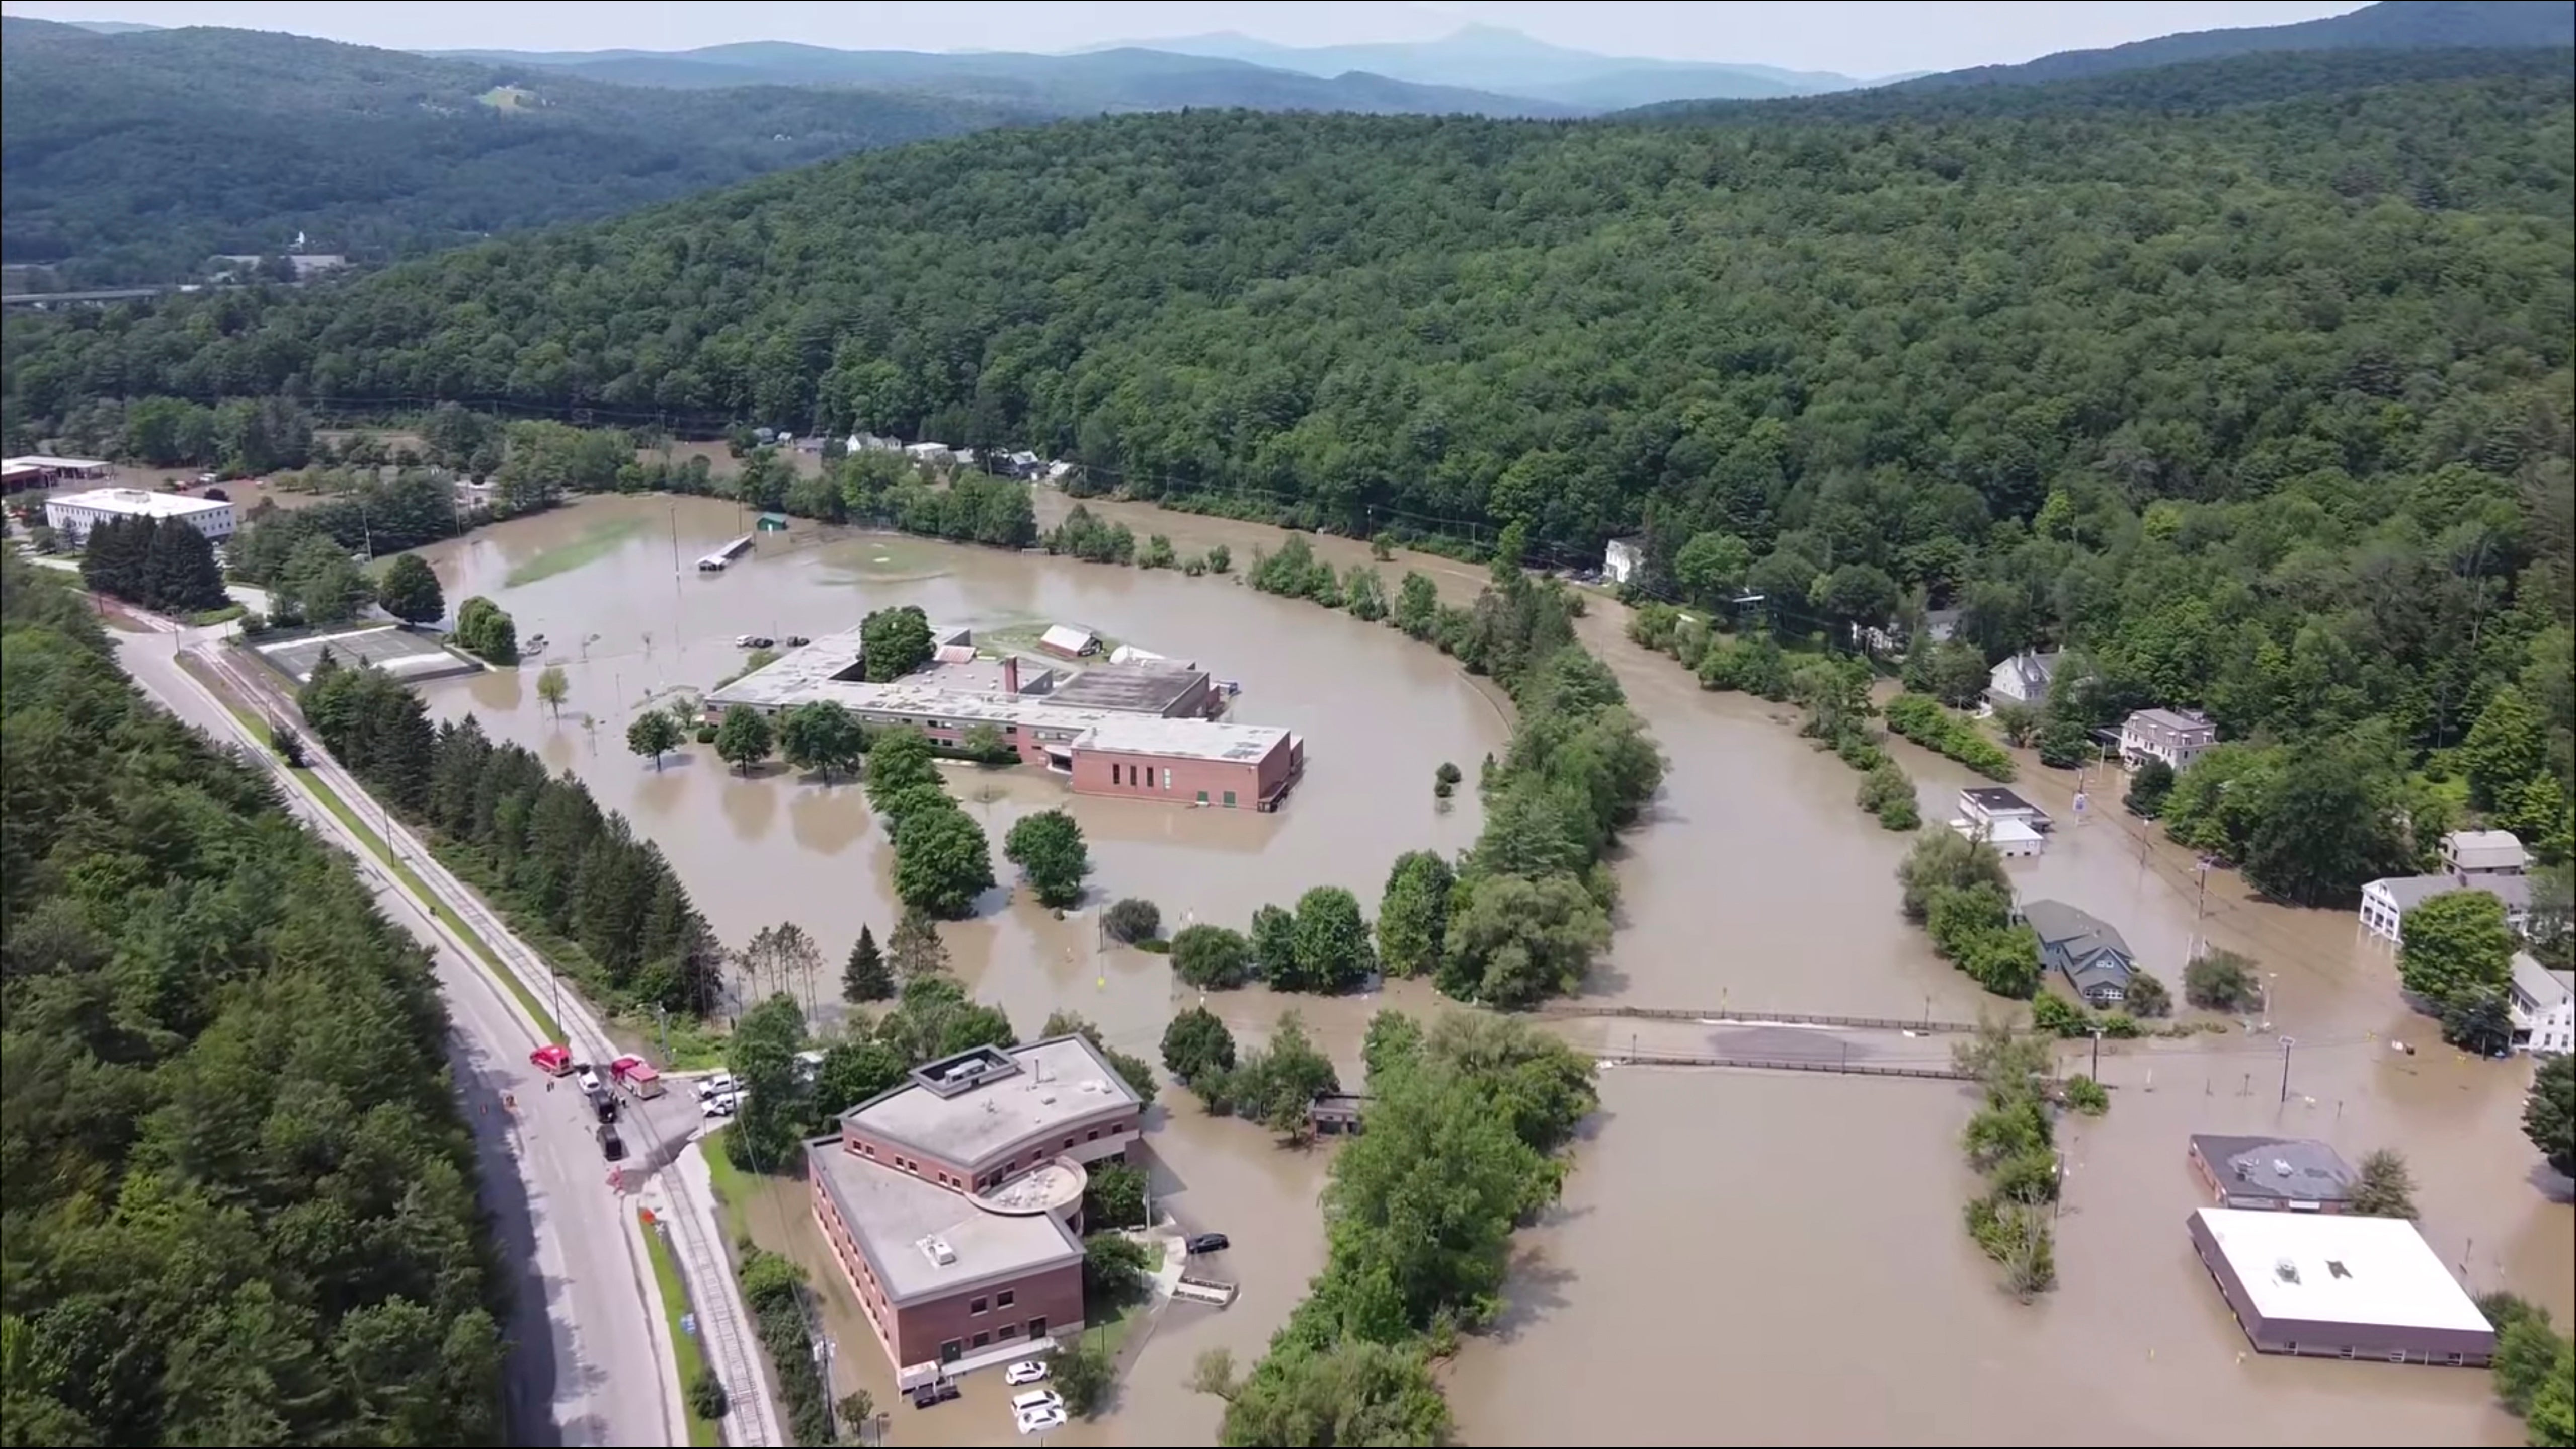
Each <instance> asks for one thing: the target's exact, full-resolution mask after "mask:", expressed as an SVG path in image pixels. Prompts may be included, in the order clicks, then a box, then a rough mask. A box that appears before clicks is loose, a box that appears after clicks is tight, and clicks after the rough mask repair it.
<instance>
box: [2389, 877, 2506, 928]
mask: <svg viewBox="0 0 2576 1449" xmlns="http://www.w3.org/2000/svg"><path fill="white" fill-rule="evenodd" d="M2451 891H2484V892H2486V893H2487V894H2488V895H2491V896H2493V897H2495V898H2496V899H2497V900H2500V901H2502V902H2504V923H2505V925H2506V926H2507V927H2508V928H2510V929H2511V930H2512V931H2513V932H2514V934H2516V935H2520V934H2522V933H2523V932H2525V931H2527V930H2529V929H2531V877H2529V876H2525V875H2495V874H2470V873H2462V874H2456V875H2393V876H2385V877H2382V878H2381V879H2379V880H2375V881H2372V882H2371V883H2370V884H2368V885H2366V886H2363V887H2362V888H2361V925H2362V929H2363V930H2366V931H2368V932H2370V934H2372V935H2374V936H2378V937H2380V938H2381V939H2383V940H2389V941H2394V940H2397V939H2399V938H2400V934H2401V933H2402V932H2403V931H2404V930H2405V926H2406V913H2407V912H2408V911H2411V910H2413V909H2415V908H2416V907H2417V906H2420V905H2422V904H2423V903H2424V902H2426V901H2428V900H2431V899H2432V898H2433V897H2435V896H2438V895H2444V894H2447V893H2449V892H2451Z"/></svg>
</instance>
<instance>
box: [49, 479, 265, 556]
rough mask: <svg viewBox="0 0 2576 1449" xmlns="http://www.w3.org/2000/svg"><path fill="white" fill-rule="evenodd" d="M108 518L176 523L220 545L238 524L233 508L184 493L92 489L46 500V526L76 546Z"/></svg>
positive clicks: (221, 501) (218, 500)
mask: <svg viewBox="0 0 2576 1449" xmlns="http://www.w3.org/2000/svg"><path fill="white" fill-rule="evenodd" d="M111 518H158V519H161V520H163V521H165V522H167V521H171V520H176V521H178V522H181V523H185V524H187V525H189V526H190V527H192V528H194V529H196V530H197V531H198V532H199V533H202V534H204V535H205V536H206V537H208V538H211V539H214V540H216V541H217V542H221V541H222V540H224V539H227V538H230V537H232V536H233V528H234V525H235V524H236V523H237V522H238V518H237V516H236V515H235V514H234V512H233V506H232V505H231V504H230V503H227V502H225V501H224V500H222V499H220V498H191V497H189V496H188V495H187V494H185V493H146V492H144V491H143V490H142V489H140V488H92V489H90V490H89V491H88V492H86V493H66V494H63V495H62V496H61V497H59V498H48V499H46V500H45V525H46V526H47V527H49V528H51V529H53V531H54V532H56V533H58V534H61V535H62V537H63V541H64V542H65V543H69V544H72V545H74V546H78V545H79V544H80V542H81V540H83V539H85V538H87V537H89V531H90V530H91V529H93V528H96V527H97V526H98V525H99V524H101V523H104V522H106V521H107V520H108V519H111Z"/></svg>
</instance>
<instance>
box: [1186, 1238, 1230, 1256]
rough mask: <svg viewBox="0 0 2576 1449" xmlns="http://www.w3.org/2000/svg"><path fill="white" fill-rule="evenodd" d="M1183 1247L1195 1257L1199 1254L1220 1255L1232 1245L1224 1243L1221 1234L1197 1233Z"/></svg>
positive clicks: (1224, 1240) (1224, 1239)
mask: <svg viewBox="0 0 2576 1449" xmlns="http://www.w3.org/2000/svg"><path fill="white" fill-rule="evenodd" d="M1183 1246H1185V1247H1187V1248H1188V1249H1189V1250H1190V1252H1191V1254H1192V1255H1194V1256H1195V1255H1196V1254H1199V1253H1222V1252H1224V1251H1225V1250H1226V1249H1228V1248H1230V1247H1233V1246H1234V1245H1233V1244H1232V1243H1230V1242H1227V1241H1226V1237H1225V1234H1223V1233H1199V1234H1197V1235H1195V1236H1193V1237H1192V1238H1191V1239H1190V1240H1189V1241H1188V1242H1187V1243H1186V1244H1184V1245H1183Z"/></svg>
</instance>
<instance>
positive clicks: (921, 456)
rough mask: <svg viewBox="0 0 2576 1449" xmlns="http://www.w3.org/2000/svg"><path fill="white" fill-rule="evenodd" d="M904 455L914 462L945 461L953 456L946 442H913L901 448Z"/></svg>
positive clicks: (936, 462)
mask: <svg viewBox="0 0 2576 1449" xmlns="http://www.w3.org/2000/svg"><path fill="white" fill-rule="evenodd" d="M903 452H904V456H905V457H907V458H910V459H912V461H914V462H916V463H931V464H938V463H945V462H947V461H948V460H949V459H950V458H952V457H955V456H956V455H955V454H954V453H951V452H950V451H949V450H948V445H947V444H946V443H914V444H913V445H912V446H910V447H908V448H905V449H904V450H903Z"/></svg>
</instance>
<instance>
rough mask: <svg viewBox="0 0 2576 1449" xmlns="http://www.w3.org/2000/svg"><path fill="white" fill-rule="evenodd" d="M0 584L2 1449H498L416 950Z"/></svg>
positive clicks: (348, 882)
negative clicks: (493, 1446)
mask: <svg viewBox="0 0 2576 1449" xmlns="http://www.w3.org/2000/svg"><path fill="white" fill-rule="evenodd" d="M35 574H36V571H35V570H32V569H29V568H28V567H27V566H26V565H25V564H23V563H21V562H19V561H18V559H17V558H16V557H15V555H14V554H11V555H10V556H8V557H6V558H0V742H4V743H5V748H0V812H5V817H6V821H7V829H6V831H5V833H0V930H4V931H5V942H6V944H5V945H0V965H5V972H6V974H5V986H0V1004H5V1013H6V1026H5V1030H0V1078H5V1081H0V1223H5V1230H0V1236H5V1240H6V1244H7V1247H6V1252H5V1254H4V1255H0V1354H5V1359H6V1367H7V1376H6V1382H5V1383H0V1442H5V1443H9V1444H473V1443H486V1444H488V1443H498V1442H501V1424H500V1386H499V1385H500V1362H501V1344H500V1340H499V1334H498V1331H497V1329H496V1327H495V1324H494V1319H493V1316H492V1313H491V1311H490V1310H491V1307H492V1304H491V1303H490V1301H489V1300H490V1297H491V1293H492V1289H493V1283H492V1281H491V1279H490V1277H489V1275H488V1262H487V1254H488V1245H487V1243H486V1242H485V1239H484V1230H483V1226H482V1222H481V1219H480V1215H479V1209H478V1207H477V1204H476V1202H475V1192H474V1177H473V1163H472V1158H471V1148H470V1146H469V1144H468V1142H467V1139H466V1135H465V1131H464V1127H463V1124H462V1123H461V1122H460V1121H459V1120H458V1118H457V1110H456V1105H455V1102H454V1100H453V1099H452V1098H451V1097H450V1096H449V1093H448V1085H447V1069H446V1058H445V1054H444V1051H443V1038H444V1036H445V1033H446V1016H445V1012H444V1010H443V1008H442V1007H441V1006H440V1004H439V1001H438V999H437V996H436V994H435V992H434V988H433V986H432V982H431V979H430V973H429V968H428V963H427V961H426V959H425V958H424V956H423V953H422V952H421V951H420V950H419V949H418V948H417V947H415V946H414V945H413V944H412V943H411V942H410V941H408V940H407V939H404V938H402V937H401V936H399V935H398V934H396V932H395V931H394V930H393V928H392V927H390V926H388V925H387V924H386V923H385V921H384V919H383V918H382V917H381V916H379V915H377V914H376V911H375V906H374V903H373V901H372V900H371V899H370V897H369V896H368V894H367V891H366V889H365V888H364V887H363V886H361V885H360V884H359V883H358V881H357V878H356V877H355V875H354V874H353V873H352V872H351V871H350V870H349V868H348V866H347V864H346V863H345V862H344V861H343V860H341V859H339V858H338V857H336V856H335V855H334V854H332V853H331V852H330V851H328V850H326V849H325V848H324V847H323V846H322V845H321V844H320V843H319V842H317V841H316V840H315V839H314V838H313V837H312V836H311V835H309V834H307V833H305V832H304V831H303V830H301V829H300V828H299V827H297V826H296V825H295V824H294V822H293V821H291V820H290V819H288V817H287V816H286V814H285V812H283V811H282V810H280V809H279V808H278V806H277V804H276V802H275V800H274V799H273V798H272V797H271V796H270V794H269V791H268V788H267V786H266V785H265V783H264V782H263V781H262V780H261V778H260V777H259V776H258V775H257V774H256V773H255V772H254V771H252V770H250V769H248V768H246V767H244V766H242V765H240V764H238V763H235V762H234V761H232V760H231V759H230V758H229V757H227V756H225V755H223V754H221V753H220V752H218V751H216V750H214V749H213V748H211V747H210V746H209V745H208V744H207V743H206V741H205V740H204V739H203V738H201V737H200V736H198V735H196V734H194V733H192V732H190V731H189V730H187V729H186V728H184V727H182V726H180V725H179V724H177V723H175V722H173V721H172V720H171V719H170V718H169V717H168V716H166V715H163V714H161V713H159V712H157V711H155V710H152V709H149V708H147V707H146V706H145V705H144V704H143V703H142V701H141V698H140V696H138V695H137V694H136V693H135V691H134V690H133V688H132V687H131V686H129V685H128V684H127V683H126V681H125V679H124V678H123V676H122V675H120V674H119V673H118V672H117V671H116V668H115V665H114V663H113V661H112V660H111V659H110V658H109V657H108V650H107V645H106V642H105V640H104V639H103V638H102V637H101V635H100V632H99V628H98V624H97V622H96V620H95V619H94V618H92V617H91V615H90V612H89V608H88V605H87V604H86V603H85V602H84V601H82V600H81V599H80V597H79V596H78V595H76V594H74V593H72V592H71V591H70V589H69V588H67V587H65V586H64V585H63V584H62V583H61V582H59V581H57V580H56V579H54V578H51V577H49V576H48V577H36V576H35Z"/></svg>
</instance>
